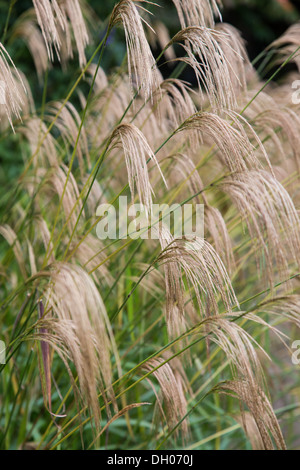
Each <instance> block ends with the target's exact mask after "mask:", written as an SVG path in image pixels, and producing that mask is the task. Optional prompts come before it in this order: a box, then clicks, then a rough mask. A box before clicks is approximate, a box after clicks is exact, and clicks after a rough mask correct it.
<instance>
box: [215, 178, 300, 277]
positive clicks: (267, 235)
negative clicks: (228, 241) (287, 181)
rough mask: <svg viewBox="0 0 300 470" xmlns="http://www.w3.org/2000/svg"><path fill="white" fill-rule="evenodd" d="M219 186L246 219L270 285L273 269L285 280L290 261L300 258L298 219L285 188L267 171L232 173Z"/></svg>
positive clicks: (297, 260)
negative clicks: (261, 256)
mask: <svg viewBox="0 0 300 470" xmlns="http://www.w3.org/2000/svg"><path fill="white" fill-rule="evenodd" d="M221 187H222V189H223V191H224V192H225V193H226V194H228V195H229V196H230V198H231V199H232V200H233V202H234V203H235V204H236V206H237V208H238V210H239V211H240V212H241V214H242V216H243V217H244V218H245V221H246V223H247V226H248V229H249V233H250V236H251V240H252V242H253V243H254V246H255V247H256V250H255V253H256V256H257V251H258V249H260V250H262V252H263V254H264V256H265V264H266V267H265V269H266V273H267V278H268V281H269V283H270V285H271V286H272V285H274V274H275V272H276V270H277V271H278V272H279V274H280V277H281V278H282V279H286V278H287V277H288V265H289V261H290V262H294V263H296V264H299V261H300V260H299V253H300V238H299V227H300V220H299V216H298V213H297V211H296V208H295V206H294V204H293V201H292V200H291V197H290V195H289V194H288V192H287V191H286V189H285V188H284V187H283V186H282V185H281V184H280V183H279V182H278V181H277V180H276V179H275V178H274V177H273V176H272V175H270V174H269V173H268V172H266V171H248V172H243V173H237V174H234V175H232V176H230V177H228V178H226V180H224V182H222V184H221Z"/></svg>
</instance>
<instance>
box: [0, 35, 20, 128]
mask: <svg viewBox="0 0 300 470" xmlns="http://www.w3.org/2000/svg"><path fill="white" fill-rule="evenodd" d="M22 91H23V93H25V95H26V88H25V85H24V83H23V81H22V78H21V75H20V74H19V72H18V70H17V68H16V67H15V65H14V63H13V61H12V59H11V58H10V56H9V54H8V52H7V50H6V49H5V47H4V46H3V45H2V44H1V42H0V120H1V115H3V114H5V115H6V117H7V119H8V121H9V123H10V125H11V127H12V129H14V127H13V123H12V119H13V117H15V118H16V119H21V111H22V108H23V105H24V101H23V97H22Z"/></svg>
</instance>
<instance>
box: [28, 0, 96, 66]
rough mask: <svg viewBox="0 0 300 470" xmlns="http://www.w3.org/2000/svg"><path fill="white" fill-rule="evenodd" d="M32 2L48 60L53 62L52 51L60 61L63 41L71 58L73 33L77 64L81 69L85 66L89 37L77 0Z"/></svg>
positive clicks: (34, 0) (40, 0)
mask: <svg viewBox="0 0 300 470" xmlns="http://www.w3.org/2000/svg"><path fill="white" fill-rule="evenodd" d="M32 1H33V5H34V8H35V11H36V15H37V20H38V23H39V25H40V28H41V30H42V34H43V36H44V40H45V43H46V47H47V52H48V56H49V59H50V60H51V61H52V62H53V60H54V53H53V49H54V51H55V53H56V55H57V57H58V59H59V60H60V51H61V48H62V46H63V43H64V41H65V46H66V49H67V55H68V57H71V58H72V57H73V49H72V33H73V35H74V40H75V42H76V47H77V51H78V55H79V64H80V67H82V68H83V67H84V65H85V64H86V57H85V48H86V46H87V45H88V43H89V36H88V32H87V28H86V24H85V21H84V18H83V15H82V11H81V7H80V2H79V0H61V1H57V0H32ZM63 38H64V39H63Z"/></svg>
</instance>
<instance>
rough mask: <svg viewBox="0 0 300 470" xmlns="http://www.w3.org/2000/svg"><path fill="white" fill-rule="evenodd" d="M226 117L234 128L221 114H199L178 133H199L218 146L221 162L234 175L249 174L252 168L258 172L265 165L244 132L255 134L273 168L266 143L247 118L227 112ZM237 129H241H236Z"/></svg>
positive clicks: (188, 120) (180, 128)
mask: <svg viewBox="0 0 300 470" xmlns="http://www.w3.org/2000/svg"><path fill="white" fill-rule="evenodd" d="M223 112H224V113H225V116H228V117H229V118H230V119H232V120H233V123H232V125H231V124H230V123H229V122H228V121H227V120H226V119H224V118H222V117H220V116H218V115H217V114H213V113H207V112H199V113H197V114H195V115H193V116H191V117H190V118H189V119H187V120H186V121H185V122H184V123H183V124H182V125H181V126H180V127H179V128H178V130H177V132H181V131H193V132H194V131H197V132H198V133H199V137H200V139H201V143H203V142H204V140H206V139H209V141H210V142H211V141H212V142H214V143H215V144H216V145H217V147H218V148H219V150H220V154H219V155H220V158H222V159H224V162H225V164H226V166H227V167H228V168H229V170H230V171H231V172H239V171H240V172H242V171H247V169H248V167H250V168H254V169H258V168H261V164H260V162H259V160H258V159H257V157H256V155H255V153H254V145H253V144H252V143H251V142H250V140H249V137H248V135H247V133H246V131H245V129H244V126H245V125H246V126H247V130H248V131H250V132H251V134H252V137H254V138H255V140H256V142H257V144H258V146H259V148H260V150H261V151H262V153H263V155H264V157H265V159H266V160H267V163H268V165H269V166H271V165H270V163H269V158H268V156H267V154H266V151H265V150H264V147H263V145H262V143H261V142H260V140H259V138H258V136H257V135H256V133H255V132H254V130H253V128H252V127H251V126H250V124H248V123H247V122H246V121H245V120H243V118H241V117H240V116H238V115H237V114H236V113H234V112H229V111H223ZM233 124H234V126H235V127H237V129H236V128H235V127H234V126H233Z"/></svg>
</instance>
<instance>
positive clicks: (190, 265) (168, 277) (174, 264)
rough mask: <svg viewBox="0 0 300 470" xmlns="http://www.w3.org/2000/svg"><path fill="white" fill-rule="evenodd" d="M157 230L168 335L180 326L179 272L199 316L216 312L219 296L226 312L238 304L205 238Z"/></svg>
mask: <svg viewBox="0 0 300 470" xmlns="http://www.w3.org/2000/svg"><path fill="white" fill-rule="evenodd" d="M158 233H159V239H160V244H161V246H162V252H161V253H160V255H159V257H158V262H159V264H161V265H163V266H164V267H165V281H166V306H167V307H166V309H167V324H168V329H169V332H170V335H171V336H173V334H174V333H175V334H176V333H178V332H182V331H180V330H181V328H182V325H184V322H183V319H184V295H183V292H184V284H183V277H182V273H184V274H185V278H186V281H187V284H188V287H189V290H190V291H191V289H193V291H194V293H195V296H196V300H197V303H198V306H199V309H200V314H201V315H202V316H203V317H206V316H211V315H213V314H216V313H218V301H217V300H218V297H219V296H220V298H221V300H222V302H223V304H224V307H225V309H226V311H228V312H230V311H231V307H232V305H238V301H237V298H236V296H235V293H234V290H233V288H232V285H231V282H230V279H229V276H228V273H227V271H226V269H225V267H224V265H223V263H222V261H221V259H220V257H219V255H218V254H217V253H216V252H215V250H214V249H213V248H212V246H211V245H210V244H209V243H208V242H207V241H205V240H203V239H199V238H198V237H196V238H195V239H178V240H174V239H173V238H172V235H171V234H170V232H169V231H167V229H166V228H165V227H163V228H162V230H159V232H158ZM179 325H181V328H180V327H179Z"/></svg>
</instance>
